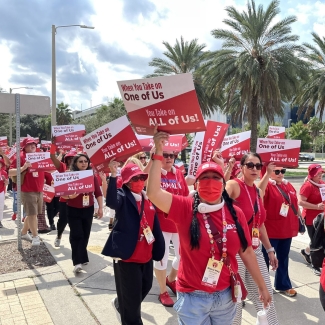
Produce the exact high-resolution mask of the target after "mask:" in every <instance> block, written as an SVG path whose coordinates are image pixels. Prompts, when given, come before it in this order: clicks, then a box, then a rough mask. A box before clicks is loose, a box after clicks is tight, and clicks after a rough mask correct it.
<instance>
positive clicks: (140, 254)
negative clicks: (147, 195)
mask: <svg viewBox="0 0 325 325" xmlns="http://www.w3.org/2000/svg"><path fill="white" fill-rule="evenodd" d="M137 206H138V210H139V213H140V211H141V202H140V201H137ZM155 212H156V211H155V208H154V207H153V205H152V204H151V202H150V201H149V200H145V201H144V208H143V216H145V218H146V220H147V222H148V225H149V227H150V229H151V231H152V230H153V223H154V218H155ZM141 235H143V229H142V228H141V226H140V229H139V235H138V238H139V239H140V238H141ZM151 259H152V244H151V245H149V244H148V242H147V240H146V238H145V237H143V238H142V240H138V241H137V245H136V246H135V250H134V252H133V254H132V256H131V257H130V258H129V259H128V260H123V262H133V263H147V262H149V261H150V260H151Z"/></svg>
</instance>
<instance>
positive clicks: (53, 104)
mask: <svg viewBox="0 0 325 325" xmlns="http://www.w3.org/2000/svg"><path fill="white" fill-rule="evenodd" d="M66 27H80V28H87V29H94V28H95V27H90V26H86V25H66V26H55V25H52V108H51V126H53V125H56V58H55V34H56V30H57V29H58V28H66Z"/></svg>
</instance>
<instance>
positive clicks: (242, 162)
mask: <svg viewBox="0 0 325 325" xmlns="http://www.w3.org/2000/svg"><path fill="white" fill-rule="evenodd" d="M251 156H252V157H256V158H258V159H259V160H260V164H262V163H263V162H262V158H261V156H260V155H259V154H258V153H256V152H248V153H246V154H244V156H242V157H241V159H240V165H241V166H244V164H245V161H246V159H247V158H248V157H251Z"/></svg>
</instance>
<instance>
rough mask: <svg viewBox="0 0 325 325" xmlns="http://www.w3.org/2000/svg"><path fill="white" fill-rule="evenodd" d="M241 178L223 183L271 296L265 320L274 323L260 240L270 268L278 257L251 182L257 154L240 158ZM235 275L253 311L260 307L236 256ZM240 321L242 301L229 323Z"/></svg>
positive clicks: (258, 163) (250, 280)
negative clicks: (240, 216) (239, 212)
mask: <svg viewBox="0 0 325 325" xmlns="http://www.w3.org/2000/svg"><path fill="white" fill-rule="evenodd" d="M240 164H241V172H242V177H241V178H234V179H232V180H229V181H228V182H227V185H226V190H227V192H228V194H229V196H230V198H232V199H233V200H234V204H235V205H236V206H238V207H239V208H241V209H242V211H243V212H244V215H245V217H246V222H247V224H248V227H249V230H250V234H251V240H252V246H253V249H254V252H255V255H256V258H257V262H258V267H259V269H260V271H261V273H262V276H263V278H264V281H265V284H266V286H267V289H268V291H269V294H270V295H271V297H272V302H271V304H270V306H269V307H270V308H269V310H268V312H267V320H268V324H269V325H278V324H279V322H278V319H277V315H276V311H275V307H274V302H273V290H272V286H271V280H270V275H269V272H268V269H267V266H266V263H265V260H264V256H263V253H262V248H261V244H260V242H262V244H263V246H264V247H265V249H266V251H267V252H268V256H269V261H270V265H271V267H272V270H276V269H277V267H278V260H277V258H276V256H275V254H274V248H273V247H272V245H271V243H270V240H269V237H268V235H267V231H266V229H265V225H264V222H265V219H266V212H265V209H264V206H263V193H262V191H260V190H259V189H258V188H257V187H256V185H255V181H256V180H257V179H258V178H259V176H260V172H261V169H262V166H263V165H262V159H261V157H260V156H259V155H258V154H257V153H252V152H250V153H247V154H245V155H244V156H243V157H242V159H241V160H240ZM237 261H238V268H239V274H240V275H241V277H242V279H243V281H244V283H245V285H246V288H247V291H248V295H249V296H250V298H251V300H252V301H253V304H254V307H255V309H256V312H259V311H262V310H263V304H262V303H261V302H260V301H259V300H258V287H257V285H256V284H255V282H254V280H253V278H252V276H251V274H250V272H249V270H247V267H245V265H244V264H243V262H242V261H241V258H240V256H237ZM241 322H242V304H241V303H238V304H237V311H236V317H235V320H234V322H233V325H239V324H241Z"/></svg>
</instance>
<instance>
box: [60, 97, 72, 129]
mask: <svg viewBox="0 0 325 325" xmlns="http://www.w3.org/2000/svg"><path fill="white" fill-rule="evenodd" d="M56 119H57V125H69V124H71V122H72V111H71V109H70V108H69V104H64V103H63V102H61V103H60V104H58V107H57V108H56Z"/></svg>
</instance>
